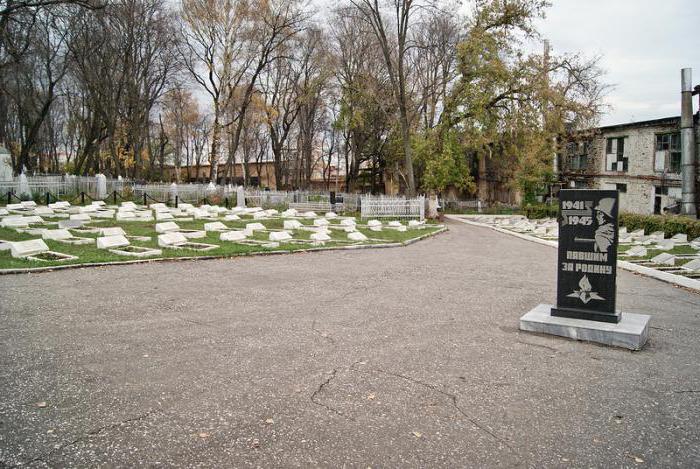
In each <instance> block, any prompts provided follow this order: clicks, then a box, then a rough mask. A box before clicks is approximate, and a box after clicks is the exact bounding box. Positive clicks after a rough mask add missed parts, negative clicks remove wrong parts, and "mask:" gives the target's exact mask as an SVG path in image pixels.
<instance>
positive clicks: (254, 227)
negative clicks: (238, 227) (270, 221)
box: [245, 223, 267, 231]
mask: <svg viewBox="0 0 700 469" xmlns="http://www.w3.org/2000/svg"><path fill="white" fill-rule="evenodd" d="M245 228H246V229H247V230H250V231H261V230H265V229H267V228H265V225H263V224H262V223H248V224H247V225H246V226H245Z"/></svg>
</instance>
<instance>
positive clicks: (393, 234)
mask: <svg viewBox="0 0 700 469" xmlns="http://www.w3.org/2000/svg"><path fill="white" fill-rule="evenodd" d="M44 218H45V220H46V221H47V222H52V221H53V222H55V221H57V220H58V219H55V218H49V217H44ZM166 221H174V222H176V223H177V224H178V226H179V227H180V228H181V229H183V230H201V231H204V224H205V223H209V222H212V221H220V222H222V223H223V224H224V225H226V226H227V227H229V228H231V229H232V230H242V229H244V228H245V226H246V224H248V223H253V222H260V223H262V224H263V225H265V227H266V228H267V229H268V230H271V231H274V230H282V229H283V224H284V220H283V219H281V218H273V219H263V220H253V218H252V217H250V216H245V215H244V216H241V220H236V221H224V220H223V219H221V218H220V219H218V220H192V221H181V220H177V219H176V220H166ZM299 221H300V222H301V223H302V224H304V225H307V226H311V225H312V224H313V220H311V219H299ZM330 222H331V225H339V223H340V221H339V220H331V221H330ZM156 223H160V221H155V220H154V221H135V222H131V221H129V222H126V221H116V220H113V219H106V220H100V219H94V220H93V221H92V222H91V223H90V224H88V225H86V226H85V227H86V228H92V227H95V228H107V227H117V226H118V227H121V228H122V229H123V230H124V231H125V232H126V235H127V237H131V236H141V237H150V240H148V241H145V240H143V241H142V240H138V239H134V238H129V241H130V243H131V246H139V247H149V248H154V249H160V250H161V251H162V254H161V255H157V256H150V257H144V258H138V257H132V256H124V255H119V254H114V253H111V252H109V250H106V249H97V246H96V244H95V243H91V244H87V245H73V244H66V243H62V242H59V241H53V240H44V242H45V243H46V244H47V245H48V247H49V249H50V250H51V251H54V252H59V253H62V254H70V255H72V256H77V257H78V259H74V260H69V261H63V262H61V261H32V260H27V259H20V258H13V257H12V256H11V254H10V251H9V249H8V250H4V251H0V269H26V268H38V267H54V266H61V265H71V264H91V263H110V262H125V261H141V260H143V261H148V260H153V259H167V258H179V257H189V258H191V257H234V256H240V255H246V254H251V253H257V252H276V251H281V252H295V251H303V250H308V249H314V248H328V247H343V246H349V245H353V244H362V245H373V244H375V245H376V244H387V243H402V242H404V241H408V240H411V239H414V238H418V237H421V236H424V235H427V234H430V233H435V232H436V231H438V230H440V229H441V228H442V226H441V225H434V224H427V225H426V226H424V227H422V228H420V229H408V230H407V231H405V232H400V231H396V230H393V229H388V228H387V227H386V226H385V227H384V229H383V230H382V231H380V232H375V231H371V230H369V229H368V228H367V227H366V226H361V225H360V224H358V227H357V231H359V232H361V233H363V234H364V235H366V236H367V237H368V238H369V239H368V240H367V241H365V242H362V243H352V242H350V241H348V239H347V233H345V231H343V230H342V229H331V241H329V242H326V243H325V244H324V245H312V244H310V243H293V242H292V243H289V242H282V243H280V245H279V247H277V248H266V247H263V246H261V245H246V244H239V243H236V242H231V241H221V240H220V239H219V236H220V233H219V232H207V233H206V236H205V237H203V238H197V239H190V240H189V241H191V242H193V243H207V244H215V245H217V246H218V247H217V248H216V249H212V250H209V251H195V250H191V249H172V248H165V247H159V246H158V234H159V233H156V231H155V224H156ZM358 223H362V221H359V222H358ZM32 228H48V229H56V228H57V226H56V225H52V226H46V225H43V226H40V225H33V226H32ZM71 233H73V234H74V236H76V237H83V238H97V237H99V236H101V235H100V234H99V233H81V232H78V231H74V230H71ZM311 234H312V232H311V231H304V230H294V231H293V237H294V239H295V240H309V239H310V236H311ZM268 236H269V231H256V232H254V235H253V236H250V237H248V239H252V240H258V241H264V242H269V240H268ZM37 238H41V236H40V235H36V234H29V233H21V232H17V231H15V230H14V229H11V228H0V240H3V241H24V240H30V239H37Z"/></svg>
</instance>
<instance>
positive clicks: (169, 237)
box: [158, 232, 187, 247]
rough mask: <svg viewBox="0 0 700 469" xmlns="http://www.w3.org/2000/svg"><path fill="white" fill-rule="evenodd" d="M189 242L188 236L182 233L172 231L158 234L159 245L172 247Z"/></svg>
mask: <svg viewBox="0 0 700 469" xmlns="http://www.w3.org/2000/svg"><path fill="white" fill-rule="evenodd" d="M186 243H187V238H185V235H183V234H182V233H177V232H172V233H164V234H162V235H158V246H161V247H172V246H180V245H182V244H186Z"/></svg>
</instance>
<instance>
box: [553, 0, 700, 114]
mask: <svg viewBox="0 0 700 469" xmlns="http://www.w3.org/2000/svg"><path fill="white" fill-rule="evenodd" d="M551 3H552V7H551V8H550V9H549V10H548V14H547V18H546V19H545V20H543V21H541V22H540V26H539V29H540V32H541V33H542V35H543V36H544V37H545V38H548V39H550V41H551V43H552V48H553V50H554V52H555V53H556V52H559V53H561V52H575V51H581V52H583V53H584V54H586V55H587V56H594V55H601V56H602V61H601V64H602V67H603V68H604V69H605V70H606V71H607V75H606V77H605V78H606V81H607V82H608V83H610V84H612V85H614V86H615V88H614V89H613V90H611V92H610V93H609V95H608V102H609V104H610V105H611V106H612V109H611V110H610V112H609V114H607V115H605V116H604V117H603V119H602V122H601V123H602V124H603V125H606V124H616V123H624V122H631V121H639V120H646V119H655V118H660V117H668V116H677V115H680V89H681V78H680V76H681V72H680V69H681V68H683V67H691V68H693V84H694V85H696V84H700V0H551ZM693 110H694V111H696V112H697V110H698V104H697V97H695V99H694V100H693Z"/></svg>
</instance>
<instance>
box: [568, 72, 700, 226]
mask: <svg viewBox="0 0 700 469" xmlns="http://www.w3.org/2000/svg"><path fill="white" fill-rule="evenodd" d="M692 83H693V82H692V70H691V69H689V68H684V69H682V70H681V115H680V116H679V117H668V118H664V119H654V120H648V121H643V122H633V123H628V124H619V125H609V126H605V127H599V128H596V129H591V130H589V131H586V132H580V133H578V134H576V135H574V136H571V137H570V138H569V140H568V141H567V142H566V144H565V145H564V151H563V152H562V153H559V154H558V155H557V158H556V159H555V163H554V166H555V167H554V169H555V172H556V173H558V176H559V182H560V187H569V188H577V189H578V188H581V189H584V188H585V189H613V190H617V191H619V193H620V210H621V211H623V212H630V213H638V214H644V215H648V214H662V213H681V214H684V215H690V216H696V214H697V213H698V191H697V188H698V167H697V166H698V163H697V161H698V155H700V106H698V109H699V110H698V112H697V113H696V114H693V105H692V99H693V96H694V95H700V85H699V86H696V87H694V88H693V86H692Z"/></svg>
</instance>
